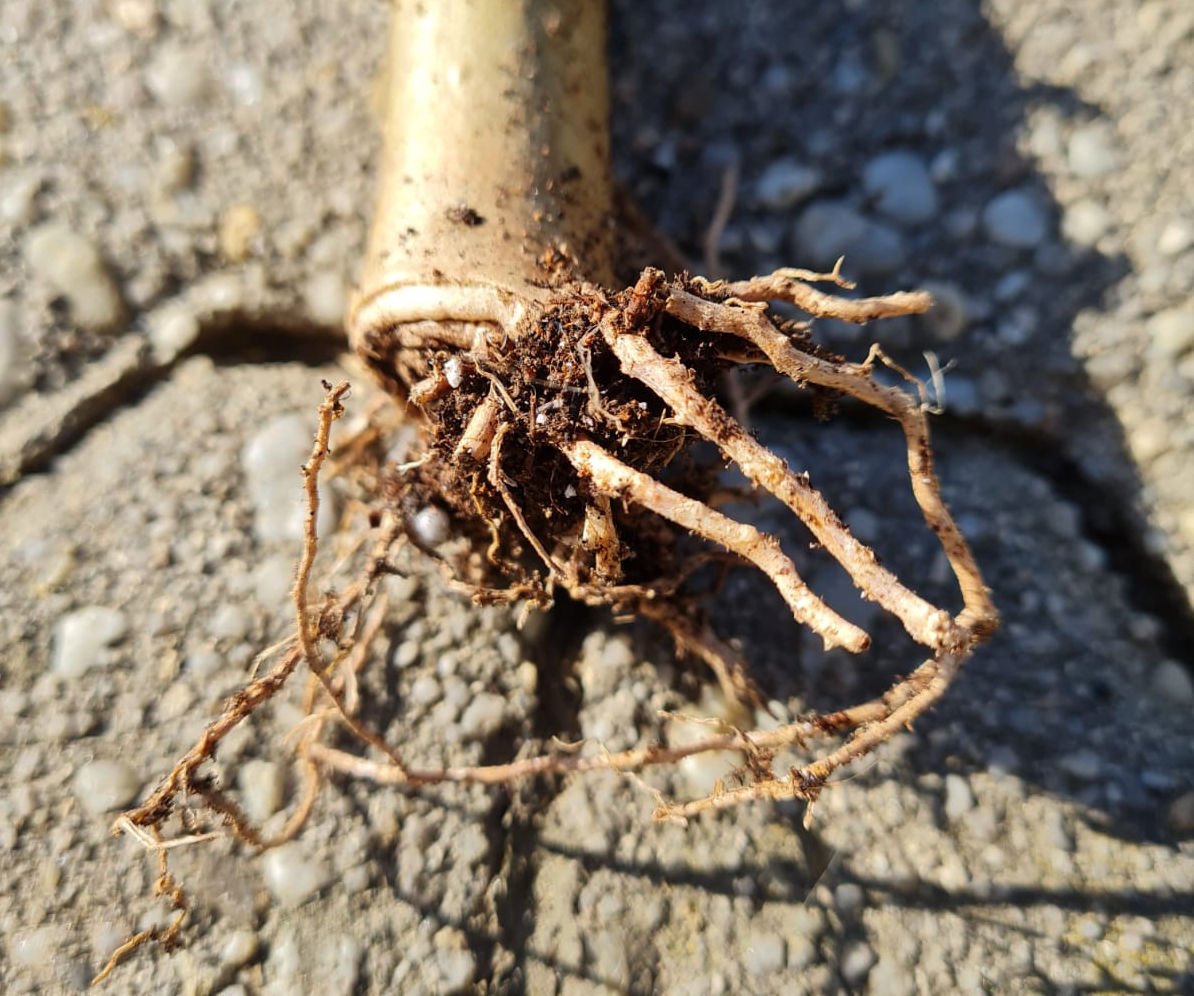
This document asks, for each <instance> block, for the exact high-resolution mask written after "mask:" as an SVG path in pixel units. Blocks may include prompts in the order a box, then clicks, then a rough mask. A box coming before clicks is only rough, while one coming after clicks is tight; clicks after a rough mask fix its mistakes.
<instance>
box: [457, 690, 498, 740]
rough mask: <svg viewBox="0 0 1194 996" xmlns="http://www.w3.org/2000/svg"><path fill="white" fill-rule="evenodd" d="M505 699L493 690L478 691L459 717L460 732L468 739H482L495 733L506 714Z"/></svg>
mask: <svg viewBox="0 0 1194 996" xmlns="http://www.w3.org/2000/svg"><path fill="white" fill-rule="evenodd" d="M505 711H506V700H505V699H504V698H502V697H501V696H500V695H495V694H494V693H493V692H480V693H478V694H477V695H474V696H473V698H472V701H470V702H469V704H468V705H467V706H466V707H465V710H464V715H462V716H461V717H460V732H461V733H462V734H463V735H464V737H465V738H466V739H469V740H484V739H485V738H486V737H489V736H492V735H493V734H494V733H496V732H497V731H498V730H499V729H500V728H501V725H502V722H503V720H504V718H505V714H506V712H505Z"/></svg>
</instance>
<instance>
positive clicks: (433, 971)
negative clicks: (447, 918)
mask: <svg viewBox="0 0 1194 996" xmlns="http://www.w3.org/2000/svg"><path fill="white" fill-rule="evenodd" d="M427 974H428V975H429V976H430V978H429V979H428V982H429V984H430V985H431V987H432V991H434V992H439V993H444V994H445V996H448V994H451V993H461V992H464V991H465V990H466V989H467V987H468V986H470V985H471V984H472V981H473V979H474V978H476V975H477V959H476V958H475V957H474V955H473V953H472V951H470V950H469V948H468V941H467V939H466V938H465V936H464V934H463V933H461V932H460V931H459V930H457V929H456V928H455V927H444V928H442V929H441V930H439V931H438V932H437V933H436V935H435V950H434V951H433V952H432V954H431V958H430V959H429V961H428V963H427Z"/></svg>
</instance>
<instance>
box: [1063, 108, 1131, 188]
mask: <svg viewBox="0 0 1194 996" xmlns="http://www.w3.org/2000/svg"><path fill="white" fill-rule="evenodd" d="M1066 159H1067V160H1068V162H1069V166H1070V172H1071V173H1073V174H1074V175H1075V176H1080V177H1082V178H1083V179H1088V180H1089V179H1094V178H1096V177H1100V176H1106V175H1107V174H1108V173H1111V172H1113V171H1114V170H1115V169H1116V167H1117V166H1118V165H1119V152H1118V151H1117V149H1116V147H1115V135H1114V134H1113V132H1112V130H1111V126H1110V125H1109V124H1108V123H1107V122H1105V121H1094V122H1091V123H1090V124H1087V125H1083V126H1081V127H1080V128H1077V129H1076V130H1075V131H1074V133H1073V134H1072V135H1071V136H1070V141H1069V144H1068V145H1067V147H1066Z"/></svg>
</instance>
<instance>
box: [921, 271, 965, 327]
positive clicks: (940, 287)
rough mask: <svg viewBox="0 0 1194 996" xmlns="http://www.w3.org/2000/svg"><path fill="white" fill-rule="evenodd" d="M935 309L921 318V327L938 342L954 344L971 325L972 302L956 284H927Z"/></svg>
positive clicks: (925, 286)
mask: <svg viewBox="0 0 1194 996" xmlns="http://www.w3.org/2000/svg"><path fill="white" fill-rule="evenodd" d="M924 289H925V290H927V291H928V292H929V293H930V294H932V295H933V307H932V308H930V309H929V310H928V311H927V312H926V313H925V314H924V315H922V316H921V317H920V324H921V327H922V328H924V329H925V330H926V331H928V333H929V335H930V336H932V338H933V339H934V340H935V341H937V342H953V341H954V340H955V339H957V338H958V336H960V335H961V334H962V333H963V332H965V331H966V327H967V325H969V324H970V302H969V300H968V299H967V297H966V294H965V292H964V291H963V290H962V289H961V288H960V287H958V286H957V285H956V284H948V283H933V282H926V283H925V284H924Z"/></svg>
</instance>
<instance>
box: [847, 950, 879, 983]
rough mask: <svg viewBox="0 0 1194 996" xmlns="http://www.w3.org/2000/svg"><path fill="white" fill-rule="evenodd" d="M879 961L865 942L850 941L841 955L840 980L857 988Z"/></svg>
mask: <svg viewBox="0 0 1194 996" xmlns="http://www.w3.org/2000/svg"><path fill="white" fill-rule="evenodd" d="M878 960H879V958H878V956H877V955H876V954H875V952H874V951H872V950H871V949H870V946H869V945H868V944H867V943H866V942H865V941H852V942H851V943H850V944H848V945H847V946H846V950H845V951H844V952H843V953H842V960H841V963H840V966H839V967H840V969H841V973H842V978H844V979H845V980H846V982H847V983H848V984H849V985H851V986H857V985H858V984H859V983H861V982H862V980H863V979H865V978H866V977H867V976H868V975H869V974H870V971H871V969H872V968H874V967H875V962H877V961H878Z"/></svg>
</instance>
